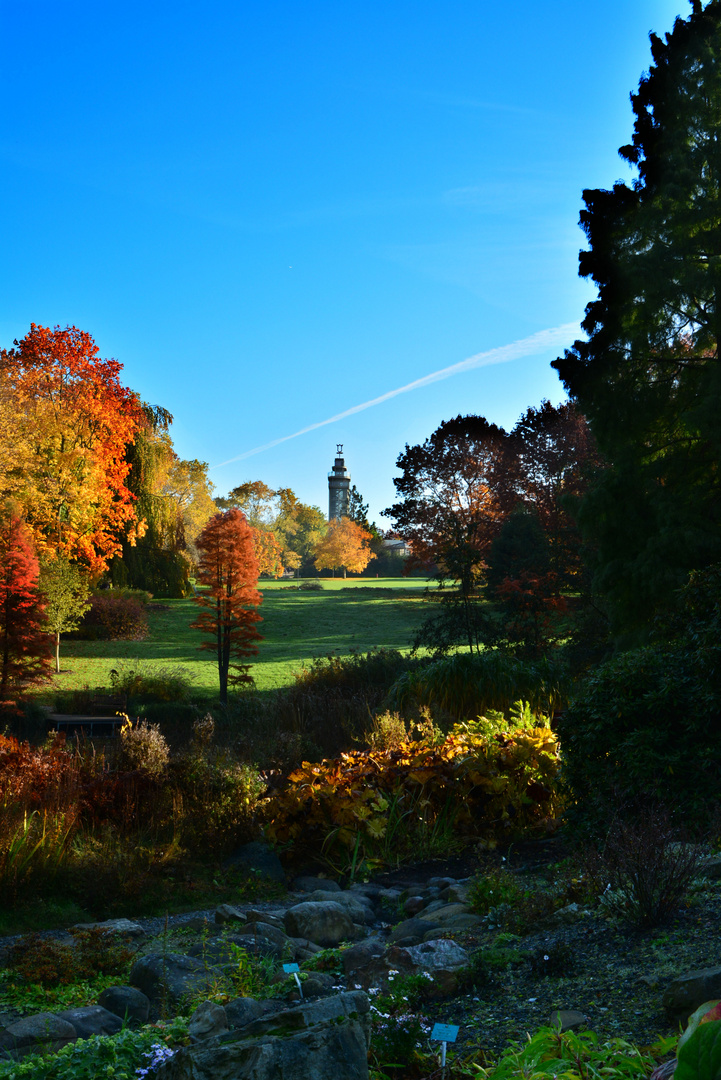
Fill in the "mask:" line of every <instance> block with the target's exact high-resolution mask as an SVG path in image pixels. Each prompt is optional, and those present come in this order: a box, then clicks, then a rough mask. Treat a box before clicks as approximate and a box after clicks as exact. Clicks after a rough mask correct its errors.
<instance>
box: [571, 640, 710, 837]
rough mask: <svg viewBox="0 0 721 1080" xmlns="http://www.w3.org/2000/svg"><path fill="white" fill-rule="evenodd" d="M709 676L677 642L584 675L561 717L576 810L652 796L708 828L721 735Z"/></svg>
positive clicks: (602, 809)
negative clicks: (576, 692) (701, 670)
mask: <svg viewBox="0 0 721 1080" xmlns="http://www.w3.org/2000/svg"><path fill="white" fill-rule="evenodd" d="M719 706H721V701H719V700H718V699H717V700H713V695H710V692H709V682H708V680H707V679H706V678H705V676H704V674H703V672H699V670H698V667H697V665H696V661H695V658H694V656H693V654H692V653H691V652H690V651H688V650H686V649H684V648H682V647H680V646H669V647H662V646H654V647H652V646H648V647H646V648H643V649H637V650H635V651H633V652H628V653H625V654H623V655H622V656H617V657H615V658H614V659H612V660H609V661H608V662H607V663H605V664H602V665H601V666H600V667H599V668H598V669H597V670H596V671H595V672H593V673H592V674H591V675H589V676H588V678H587V679H586V681H585V683H584V685H583V686H582V688H581V690H580V692H579V693H578V694H577V695H576V697H575V698H574V700H573V701H572V703H571V705H570V706H569V707H568V709H567V710H566V712H565V713H563V714H562V715H561V717H560V718H559V721H558V732H559V736H560V739H561V743H562V746H563V758H564V777H565V781H566V783H567V785H568V789H569V793H570V795H571V797H572V799H573V800H574V802H575V804H576V808H575V815H574V816H575V817H576V819H577V821H578V822H579V823H581V822H582V821H583V820H584V819H585V820H587V821H590V822H591V824H592V825H594V823H595V825H599V824H600V825H603V824H605V823H607V821H608V818H607V808H608V806H611V805H618V804H619V803H624V802H629V801H633V800H634V799H638V798H648V797H653V798H654V799H655V800H656V801H657V802H658V803H660V804H665V805H666V806H667V807H670V808H673V809H676V810H679V811H682V812H683V813H684V814H685V815H686V816H687V819H688V820H695V821H696V822H698V824H699V827H700V828H703V827H704V824H705V822H706V819H707V815H708V813H709V810H710V809H711V808H712V807H713V804H714V802H717V801H719V800H720V799H721V740H719V738H718V713H719Z"/></svg>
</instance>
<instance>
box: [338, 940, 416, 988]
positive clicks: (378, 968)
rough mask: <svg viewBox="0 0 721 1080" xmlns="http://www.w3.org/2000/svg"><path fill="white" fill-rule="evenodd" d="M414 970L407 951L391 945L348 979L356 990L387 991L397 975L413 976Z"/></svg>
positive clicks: (356, 969) (357, 969)
mask: <svg viewBox="0 0 721 1080" xmlns="http://www.w3.org/2000/svg"><path fill="white" fill-rule="evenodd" d="M415 970H416V968H415V965H414V963H413V960H412V959H411V956H410V954H409V952H408V950H407V949H403V948H400V947H399V946H397V945H391V946H390V948H388V949H385V950H384V951H383V952H382V953H381V954H380V955H379V956H376V957H374V958H373V959H371V960H369V962H368V963H367V964H365V965H364V966H363V967H358V968H355V970H354V971H353V973H352V975H350V976H349V977H348V982H349V985H352V986H353V987H354V988H355V989H356V990H370V989H375V988H377V989H380V990H388V988H389V987H390V985H391V983H392V982H393V980H394V979H395V978H396V976H397V975H413V974H414V972H415Z"/></svg>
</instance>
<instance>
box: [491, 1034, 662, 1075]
mask: <svg viewBox="0 0 721 1080" xmlns="http://www.w3.org/2000/svg"><path fill="white" fill-rule="evenodd" d="M667 1042H668V1040H667ZM667 1050H668V1045H667V1043H664V1044H659V1045H658V1046H657V1047H651V1048H650V1050H644V1051H643V1052H642V1051H640V1050H638V1049H637V1048H636V1047H635V1046H634V1045H633V1044H632V1043H629V1042H626V1041H625V1040H624V1039H606V1040H604V1041H603V1042H601V1040H600V1039H599V1037H598V1035H596V1034H595V1032H593V1031H582V1032H577V1033H576V1032H572V1031H565V1032H561V1031H559V1029H558V1028H557V1027H555V1028H554V1027H543V1028H540V1029H539V1030H538V1031H536V1032H535V1033H534V1034H533V1035H532V1036H529V1037H528V1039H527V1040H526V1041H525V1042H523V1043H513V1044H511V1046H509V1048H508V1049H507V1050H504V1052H503V1053H502V1054H501V1057H500V1059H499V1060H498V1062H497V1063H496V1064H495V1065H492V1066H490V1067H489V1068H480V1067H478V1066H476V1074H477V1076H478V1078H479V1080H519V1078H520V1077H554V1076H562V1077H564V1080H587V1077H590V1076H612V1077H614V1078H615V1080H645V1078H646V1077H647V1076H649V1074H650V1073H651V1070H652V1069H653V1067H654V1065H655V1064H656V1058H655V1056H654V1051H656V1052H657V1053H658V1054H659V1056H660V1055H661V1054H664V1053H666V1052H667Z"/></svg>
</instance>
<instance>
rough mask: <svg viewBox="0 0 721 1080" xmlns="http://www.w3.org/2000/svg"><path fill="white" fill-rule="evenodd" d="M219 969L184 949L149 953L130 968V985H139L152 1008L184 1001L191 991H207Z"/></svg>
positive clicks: (176, 1005) (179, 1003) (195, 992)
mask: <svg viewBox="0 0 721 1080" xmlns="http://www.w3.org/2000/svg"><path fill="white" fill-rule="evenodd" d="M218 974H219V972H218V971H213V968H212V967H208V966H207V965H206V964H205V963H203V961H202V960H197V959H196V958H195V957H192V956H183V955H182V954H181V953H167V954H166V955H165V956H164V955H162V954H161V953H149V954H148V955H147V956H142V957H141V958H140V959H139V960H136V961H135V963H134V964H133V967H132V969H131V972H130V985H131V986H137V988H138V989H139V990H142V991H143V993H144V994H146V995H147V997H148V998H149V999H150V1004H151V1009H153V1008H158V1007H159V1006H160V1005H161V1004H163V1003H167V1004H168V1005H170V1006H174V1007H176V1008H177V1007H178V1006H180V1005H182V1002H183V999H184V998H186V997H188V996H189V995H191V994H197V993H202V992H206V993H207V992H208V991H209V989H210V984H211V982H212V981H213V979H214V977H217V976H218Z"/></svg>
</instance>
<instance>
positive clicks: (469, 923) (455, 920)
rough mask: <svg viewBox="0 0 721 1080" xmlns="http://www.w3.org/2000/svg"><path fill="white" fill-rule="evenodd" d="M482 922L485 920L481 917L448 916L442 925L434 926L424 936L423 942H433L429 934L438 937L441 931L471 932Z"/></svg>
mask: <svg viewBox="0 0 721 1080" xmlns="http://www.w3.org/2000/svg"><path fill="white" fill-rule="evenodd" d="M482 922H483V918H482V917H481V916H480V915H471V914H467V915H464V914H463V913H459V914H458V915H448V916H447V917H445V918H444V919H443V922H442V923H440V924H434V926H433V929H432V930H429V931H428V933H426V934H424V935H423V940H424V941H431V940H432V938H431V937H429V934H433V935H434V936H435V937H438V933H439V931H450V930H471V929H473V927H474V926H480V925H481V923H482Z"/></svg>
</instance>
